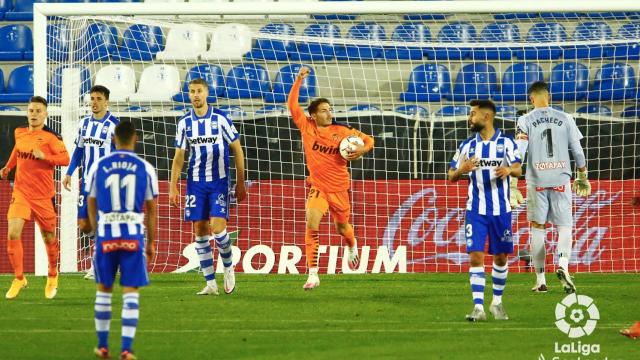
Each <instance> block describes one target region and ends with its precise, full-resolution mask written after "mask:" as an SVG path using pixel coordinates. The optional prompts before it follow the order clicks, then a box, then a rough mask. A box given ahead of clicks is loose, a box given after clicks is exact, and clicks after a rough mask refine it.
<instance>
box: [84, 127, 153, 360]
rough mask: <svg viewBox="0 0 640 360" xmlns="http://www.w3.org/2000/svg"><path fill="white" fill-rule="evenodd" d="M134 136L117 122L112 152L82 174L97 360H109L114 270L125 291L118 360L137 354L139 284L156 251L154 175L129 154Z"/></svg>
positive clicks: (145, 277) (143, 282)
mask: <svg viewBox="0 0 640 360" xmlns="http://www.w3.org/2000/svg"><path fill="white" fill-rule="evenodd" d="M136 140H137V137H136V132H135V128H134V126H133V124H132V123H131V122H129V121H123V122H120V123H119V124H118V125H117V126H116V128H115V142H116V151H114V152H113V153H111V154H110V155H107V156H105V157H103V158H102V159H99V160H98V161H96V162H95V163H94V165H93V166H92V167H91V169H90V170H89V173H88V174H87V178H86V181H87V182H86V188H85V190H86V193H87V196H88V198H87V203H88V204H87V205H88V206H87V211H88V216H89V221H90V226H91V230H93V231H95V232H96V245H95V246H96V251H95V257H94V259H93V261H94V266H95V272H96V283H97V288H98V289H97V291H96V301H95V326H96V332H97V334H98V347H97V348H96V349H94V353H95V355H96V356H98V357H99V358H101V359H109V345H108V338H109V323H110V320H111V297H112V293H113V283H114V281H115V278H116V272H117V271H118V269H120V285H121V286H122V293H123V294H122V352H121V353H120V359H121V360H131V359H135V358H136V357H135V356H134V355H133V352H132V350H131V345H132V343H133V338H134V336H135V334H136V326H137V325H138V313H139V303H138V300H139V293H138V288H139V287H141V286H145V285H148V284H149V277H148V275H147V260H149V261H153V255H154V246H155V244H154V243H155V234H156V222H157V200H156V198H157V196H158V177H157V176H156V171H155V169H154V168H153V166H152V165H151V164H149V163H148V162H146V161H145V160H143V159H142V158H140V157H138V156H137V155H136V154H135V153H134V152H133V149H134V148H135V143H136ZM145 231H146V239H147V244H146V245H145V243H144V240H145ZM145 254H146V258H145Z"/></svg>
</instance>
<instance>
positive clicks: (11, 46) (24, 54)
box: [0, 24, 33, 61]
mask: <svg viewBox="0 0 640 360" xmlns="http://www.w3.org/2000/svg"><path fill="white" fill-rule="evenodd" d="M4 60H33V37H32V36H31V29H30V28H29V27H28V26H26V25H18V24H14V25H7V26H3V27H1V28H0V61H4Z"/></svg>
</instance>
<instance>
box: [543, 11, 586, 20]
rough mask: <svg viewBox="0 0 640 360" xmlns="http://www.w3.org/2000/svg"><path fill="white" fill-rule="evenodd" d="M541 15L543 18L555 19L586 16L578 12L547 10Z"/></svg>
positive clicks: (573, 18)
mask: <svg viewBox="0 0 640 360" xmlns="http://www.w3.org/2000/svg"><path fill="white" fill-rule="evenodd" d="M540 16H541V17H542V18H543V19H553V20H575V19H579V18H581V17H583V16H584V14H581V13H578V12H546V13H541V14H540Z"/></svg>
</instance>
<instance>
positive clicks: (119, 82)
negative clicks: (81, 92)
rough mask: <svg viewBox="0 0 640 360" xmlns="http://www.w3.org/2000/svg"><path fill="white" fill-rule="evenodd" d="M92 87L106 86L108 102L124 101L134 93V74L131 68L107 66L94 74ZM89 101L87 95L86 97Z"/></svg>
mask: <svg viewBox="0 0 640 360" xmlns="http://www.w3.org/2000/svg"><path fill="white" fill-rule="evenodd" d="M93 85H103V86H106V87H107V88H108V89H109V91H110V94H109V101H111V102H116V101H126V100H127V98H128V97H129V96H130V95H131V94H133V93H135V92H136V73H135V71H134V70H133V68H132V67H130V66H126V65H107V66H105V67H103V68H101V69H100V70H98V73H97V74H96V79H95V81H94V82H93ZM86 99H87V100H88V99H89V94H87V95H86Z"/></svg>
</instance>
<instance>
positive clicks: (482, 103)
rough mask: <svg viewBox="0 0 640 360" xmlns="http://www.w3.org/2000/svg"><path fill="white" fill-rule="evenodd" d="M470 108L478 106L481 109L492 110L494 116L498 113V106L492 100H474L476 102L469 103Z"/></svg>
mask: <svg viewBox="0 0 640 360" xmlns="http://www.w3.org/2000/svg"><path fill="white" fill-rule="evenodd" d="M469 106H477V107H478V108H480V109H488V110H491V112H493V114H494V115H495V114H496V112H497V110H496V104H494V103H493V101H491V100H479V99H474V100H471V102H470V103H469Z"/></svg>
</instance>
